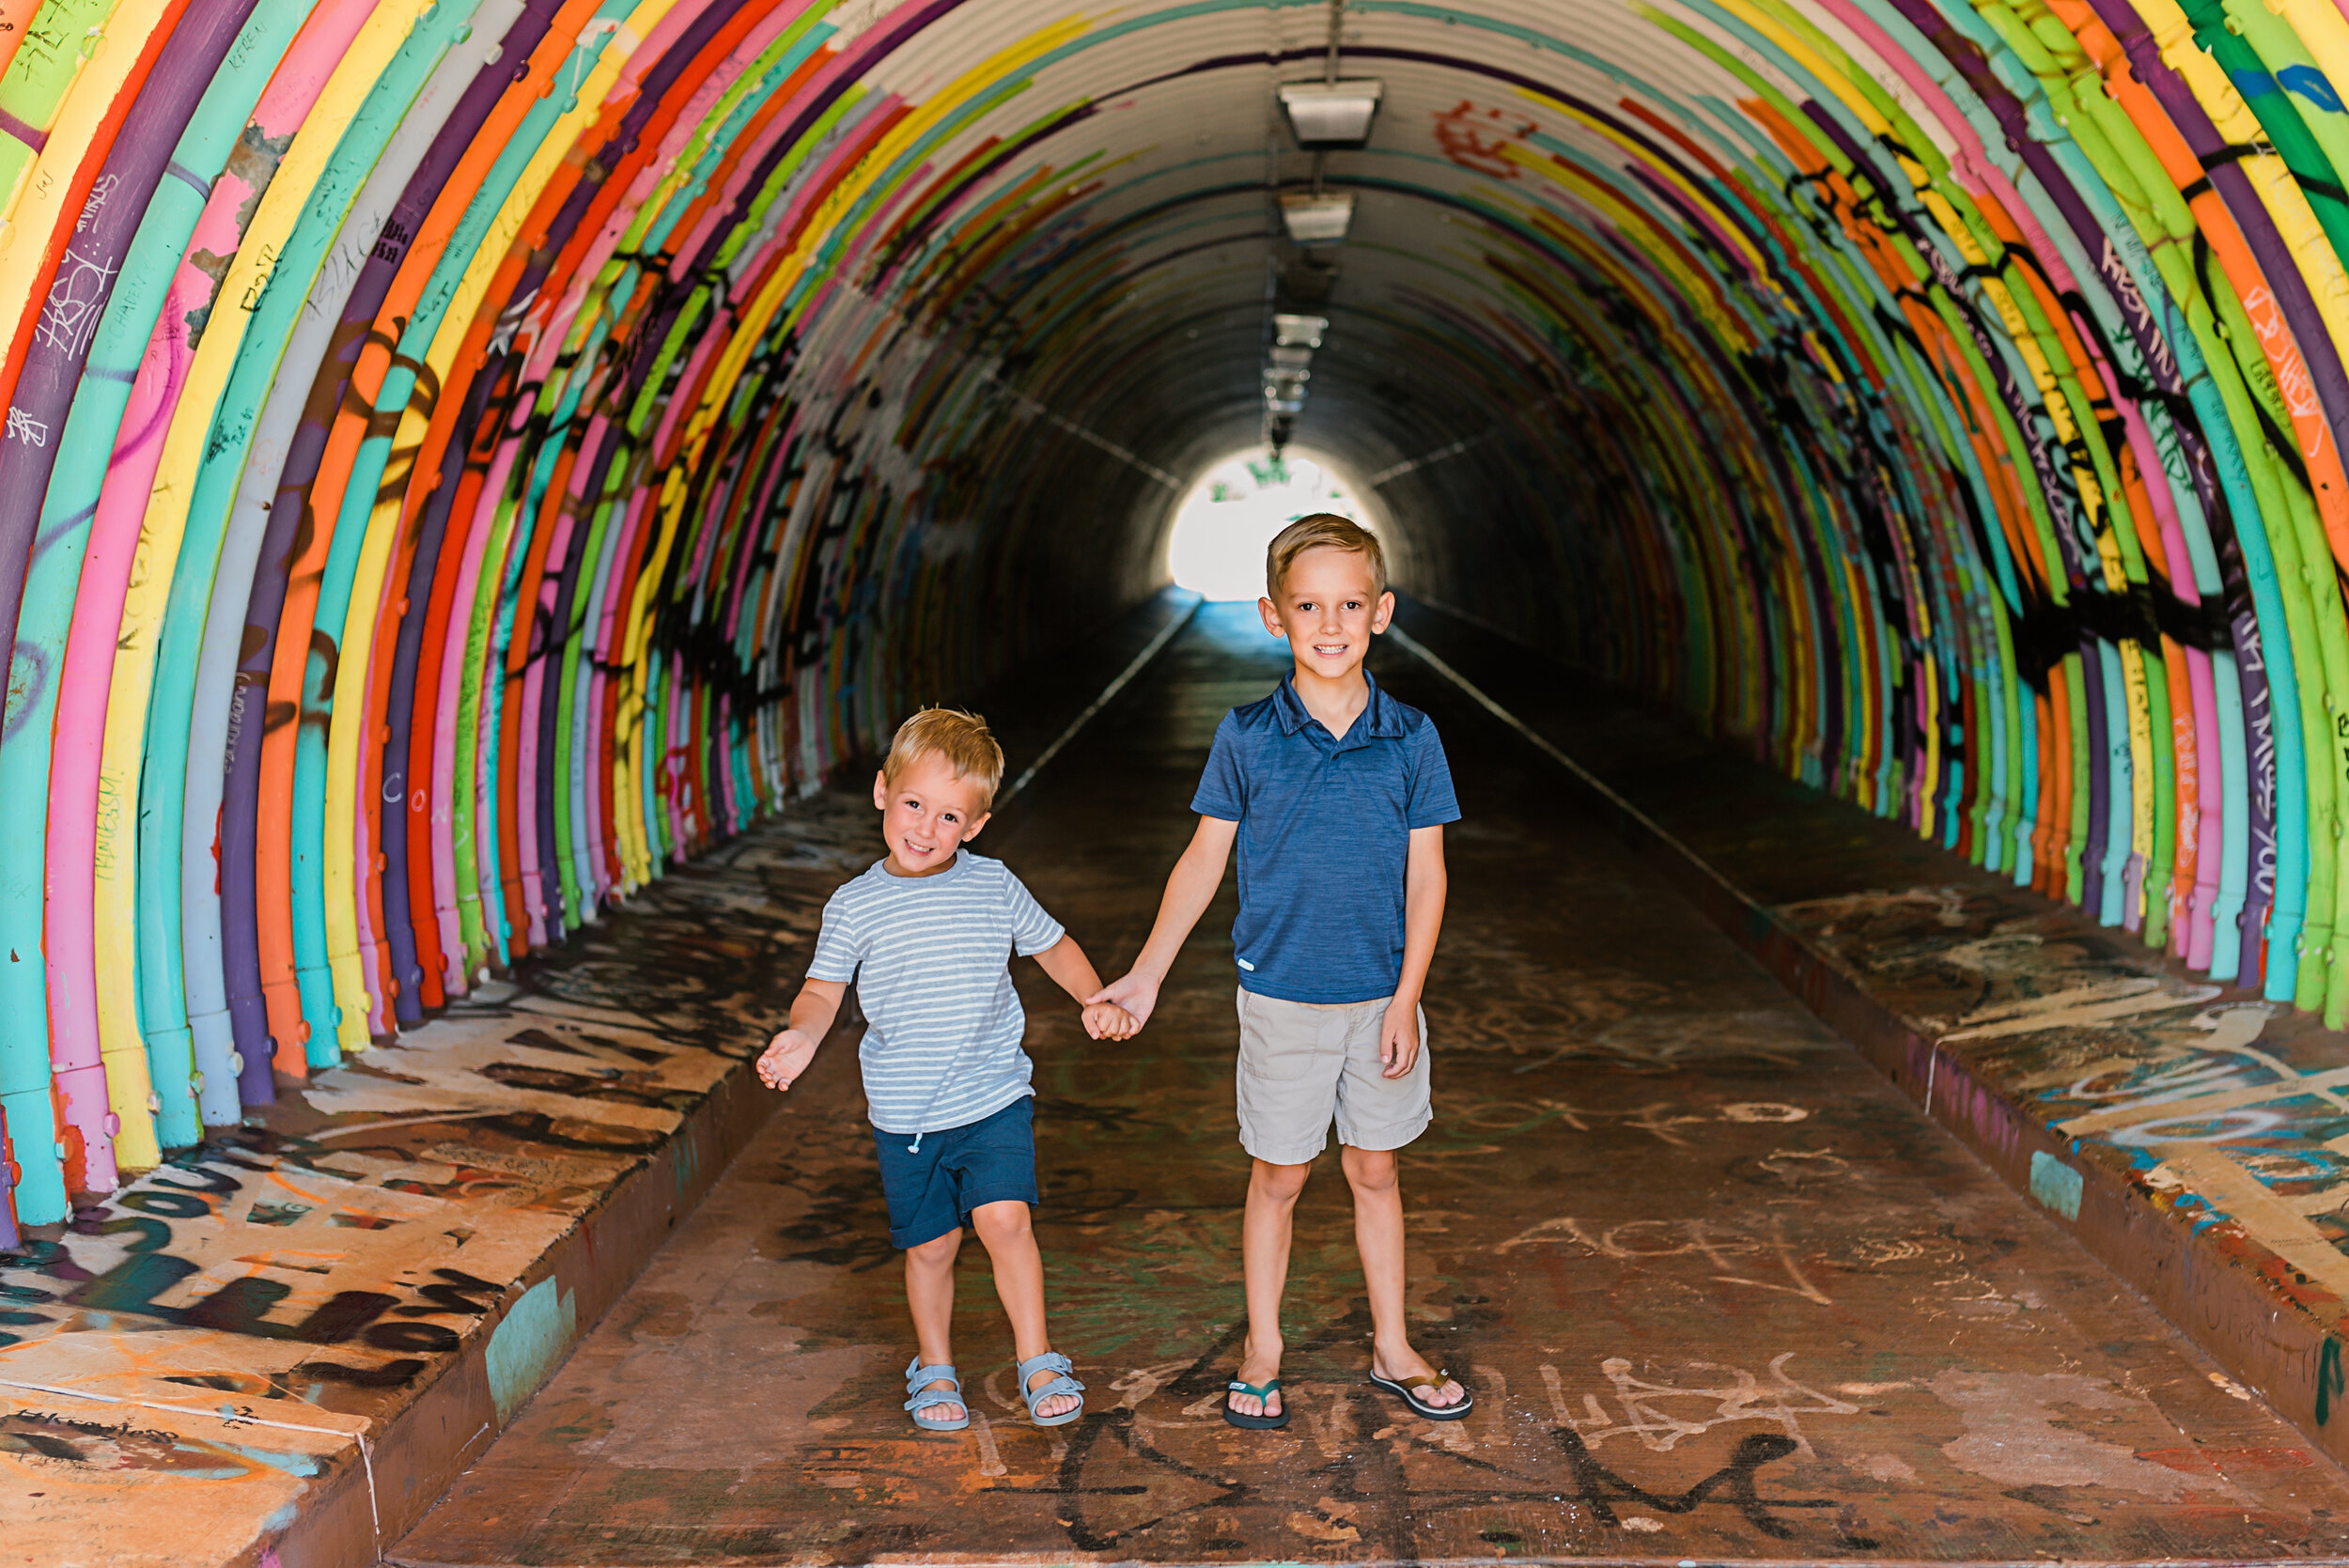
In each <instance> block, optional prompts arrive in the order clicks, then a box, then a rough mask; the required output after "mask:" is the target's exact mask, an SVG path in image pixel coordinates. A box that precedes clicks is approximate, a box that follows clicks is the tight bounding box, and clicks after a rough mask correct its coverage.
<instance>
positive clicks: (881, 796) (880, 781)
mask: <svg viewBox="0 0 2349 1568" xmlns="http://www.w3.org/2000/svg"><path fill="white" fill-rule="evenodd" d="M873 809H874V810H875V811H887V810H888V809H889V769H887V768H880V769H878V770H877V771H875V773H874V774H873Z"/></svg>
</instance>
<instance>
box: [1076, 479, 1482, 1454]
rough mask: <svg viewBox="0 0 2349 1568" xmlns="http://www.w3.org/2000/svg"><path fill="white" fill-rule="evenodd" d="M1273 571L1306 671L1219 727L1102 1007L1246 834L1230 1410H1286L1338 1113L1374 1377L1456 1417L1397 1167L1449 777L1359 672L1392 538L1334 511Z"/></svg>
mask: <svg viewBox="0 0 2349 1568" xmlns="http://www.w3.org/2000/svg"><path fill="white" fill-rule="evenodd" d="M1265 578H1266V584H1265V585H1266V588H1267V590H1268V593H1269V595H1270V597H1269V598H1264V599H1261V600H1259V601H1258V609H1259V610H1260V611H1261V613H1263V616H1264V624H1265V629H1266V630H1267V631H1268V632H1270V633H1271V634H1272V635H1273V636H1275V637H1285V638H1286V639H1288V644H1289V651H1290V653H1291V654H1292V656H1293V657H1294V658H1295V660H1296V665H1297V667H1296V669H1295V671H1294V672H1293V673H1292V674H1291V675H1289V676H1288V677H1287V678H1286V679H1284V680H1283V681H1282V682H1281V684H1280V687H1279V688H1278V689H1277V690H1276V691H1273V693H1272V694H1271V695H1270V696H1268V697H1266V698H1264V699H1262V700H1261V701H1258V702H1253V703H1251V704H1249V705H1248V706H1245V707H1237V708H1234V709H1233V710H1232V711H1231V712H1230V713H1228V714H1226V715H1225V716H1224V719H1223V722H1221V724H1219V725H1217V726H1216V732H1215V744H1214V746H1213V748H1212V750H1211V751H1210V752H1209V753H1208V755H1207V767H1206V775H1205V777H1203V778H1202V779H1201V780H1200V784H1199V791H1198V794H1197V795H1196V796H1195V797H1194V798H1193V799H1192V800H1191V803H1190V809H1191V810H1193V811H1195V812H1197V813H1198V814H1199V828H1198V831H1197V832H1196V833H1195V834H1194V835H1193V836H1192V838H1191V841H1190V847H1189V848H1188V849H1186V850H1184V851H1183V855H1182V859H1180V860H1179V861H1177V862H1175V870H1174V873H1173V875H1172V876H1170V877H1168V878H1167V882H1166V896H1165V898H1164V900H1163V901H1162V902H1161V903H1160V905H1159V918H1158V923H1157V924H1156V925H1155V926H1154V927H1153V928H1152V929H1151V932H1150V939H1149V941H1148V942H1147V943H1145V944H1144V945H1143V950H1142V954H1141V956H1139V957H1138V958H1136V959H1135V960H1134V967H1133V969H1132V970H1131V971H1130V972H1128V974H1127V975H1126V977H1125V978H1124V979H1122V980H1120V981H1118V982H1117V983H1116V984H1115V985H1113V986H1109V987H1107V988H1106V989H1103V990H1100V991H1097V992H1095V993H1092V994H1091V995H1090V996H1088V998H1087V999H1086V1000H1087V1001H1096V1002H1103V1001H1107V1002H1117V1003H1119V1004H1121V1005H1123V1006H1124V1007H1125V1008H1126V1009H1127V1010H1128V1012H1129V1013H1131V1014H1132V1015H1133V1017H1135V1018H1136V1019H1137V1020H1138V1021H1140V1022H1143V1023H1146V1022H1147V1021H1148V1020H1149V1017H1150V1012H1151V1009H1152V1008H1153V1007H1155V1006H1156V1005H1157V1003H1158V996H1159V985H1160V984H1161V983H1162V982H1163V981H1164V980H1165V978H1166V972H1167V970H1168V969H1169V968H1170V967H1172V965H1173V964H1174V962H1175V954H1176V953H1178V952H1179V951H1181V948H1182V945H1183V940H1184V939H1185V938H1187V937H1188V936H1190V929H1191V927H1192V926H1193V925H1195V924H1198V921H1199V917H1200V915H1201V914H1203V913H1205V912H1206V908H1207V905H1208V903H1209V901H1210V900H1212V899H1213V898H1214V896H1215V892H1216V889H1217V888H1218V887H1219V886H1220V885H1221V883H1222V880H1223V866H1224V862H1225V860H1226V859H1227V858H1228V857H1229V855H1230V853H1231V850H1232V846H1233V845H1234V844H1235V842H1237V845H1238V846H1239V919H1238V920H1237V922H1235V923H1234V924H1233V926H1232V943H1233V948H1234V952H1235V954H1236V955H1237V958H1238V961H1239V969H1240V976H1239V1070H1238V1079H1239V1139H1240V1144H1241V1146H1242V1147H1244V1148H1245V1149H1247V1151H1248V1152H1249V1154H1250V1155H1251V1156H1252V1157H1253V1158H1254V1160H1255V1164H1254V1167H1253V1170H1252V1173H1251V1175H1250V1177H1249V1183H1248V1208H1247V1214H1246V1218H1245V1220H1244V1222H1243V1224H1242V1227H1241V1255H1242V1259H1243V1267H1244V1271H1245V1274H1246V1278H1247V1288H1248V1343H1247V1344H1246V1346H1245V1348H1244V1349H1243V1350H1242V1352H1241V1355H1240V1363H1239V1374H1238V1376H1237V1377H1235V1378H1234V1379H1232V1381H1231V1383H1230V1384H1229V1385H1228V1391H1227V1392H1226V1394H1225V1395H1224V1401H1223V1419H1224V1420H1226V1421H1230V1422H1231V1423H1232V1424H1233V1425H1235V1426H1244V1427H1275V1426H1285V1425H1287V1424H1288V1419H1289V1411H1288V1407H1287V1405H1286V1403H1285V1402H1284V1401H1283V1399H1282V1397H1281V1392H1280V1389H1281V1381H1280V1377H1279V1376H1278V1374H1279V1372H1280V1370H1281V1352H1282V1348H1283V1341H1282V1336H1281V1295H1282V1290H1283V1286H1284V1285H1285V1284H1286V1282H1287V1279H1288V1263H1289V1234H1290V1221H1291V1217H1292V1215H1293V1213H1294V1211H1295V1209H1296V1206H1297V1198H1298V1194H1299V1193H1300V1192H1301V1191H1303V1190H1304V1187H1305V1177H1306V1175H1307V1173H1308V1172H1310V1171H1311V1169H1312V1167H1313V1162H1314V1160H1315V1158H1316V1157H1318V1156H1319V1155H1320V1153H1321V1151H1322V1149H1323V1147H1324V1146H1325V1145H1326V1144H1327V1143H1328V1141H1329V1134H1330V1123H1331V1121H1332V1120H1333V1119H1334V1120H1335V1122H1336V1124H1337V1131H1338V1141H1339V1143H1340V1144H1341V1145H1342V1151H1341V1162H1342V1164H1343V1165H1344V1167H1345V1170H1346V1181H1347V1182H1348V1183H1349V1184H1351V1186H1352V1187H1353V1189H1354V1240H1355V1245H1356V1247H1357V1248H1358V1249H1359V1250H1361V1259H1362V1281H1363V1284H1364V1287H1365V1289H1366V1290H1367V1292H1368V1294H1369V1296H1370V1315H1371V1324H1372V1340H1371V1358H1370V1371H1371V1381H1372V1382H1373V1383H1374V1384H1376V1385H1377V1386H1378V1387H1379V1388H1381V1389H1386V1390H1388V1391H1389V1392H1391V1393H1393V1394H1395V1395H1397V1396H1399V1397H1400V1398H1402V1399H1403V1400H1404V1401H1405V1403H1407V1404H1408V1405H1410V1407H1411V1408H1412V1409H1413V1410H1414V1411H1416V1412H1418V1413H1419V1414H1420V1415H1422V1416H1423V1417H1425V1418H1427V1419H1428V1420H1430V1421H1456V1420H1458V1419H1459V1418H1460V1417H1462V1416H1465V1415H1467V1414H1468V1412H1469V1410H1470V1406H1471V1405H1473V1403H1474V1401H1473V1400H1472V1399H1471V1398H1470V1394H1469V1392H1468V1390H1467V1389H1464V1388H1462V1387H1461V1386H1460V1384H1459V1383H1458V1382H1456V1381H1455V1380H1454V1379H1453V1378H1452V1377H1451V1376H1450V1375H1449V1374H1446V1373H1442V1372H1439V1371H1437V1370H1436V1369H1434V1368H1433V1367H1431V1366H1429V1365H1428V1363H1427V1361H1426V1359H1425V1358H1423V1357H1422V1356H1421V1355H1420V1354H1419V1352H1417V1351H1416V1350H1413V1349H1412V1348H1411V1343H1410V1340H1409V1337H1408V1334H1407V1332H1406V1329H1405V1323H1404V1311H1403V1193H1402V1188H1401V1186H1400V1185H1399V1183H1398V1180H1397V1174H1396V1170H1395V1153H1396V1151H1397V1150H1399V1149H1401V1148H1402V1147H1403V1146H1404V1145H1405V1144H1407V1143H1408V1142H1410V1141H1411V1140H1413V1139H1414V1138H1417V1137H1418V1136H1419V1135H1420V1133H1421V1132H1422V1131H1423V1130H1424V1129H1425V1127H1426V1126H1427V1123H1428V1119H1429V1110H1428V1087H1427V1057H1426V1053H1425V1052H1424V1051H1423V1049H1422V1048H1421V1041H1422V1037H1423V1034H1424V1032H1425V1029H1426V1019H1425V1017H1424V1016H1423V1014H1422V1013H1421V1012H1420V1007H1419V1001H1420V992H1421V989H1422V987H1423V986H1424V985H1425V983H1426V979H1427V965H1428V961H1429V960H1430V959H1431V958H1433V957H1434V956H1435V952H1436V934H1437V932H1438V931H1439V929H1440V928H1441V926H1442V924H1443V901H1444V865H1443V824H1445V823H1447V822H1455V821H1457V820H1459V815H1460V812H1459V808H1458V806H1457V805H1456V804H1455V802H1454V800H1453V794H1452V774H1451V770H1450V769H1449V768H1447V767H1446V765H1445V763H1444V755H1443V745H1442V743H1441V742H1440V741H1439V740H1438V739H1437V737H1436V726H1435V724H1434V723H1433V722H1430V721H1429V719H1428V717H1427V715H1425V714H1424V713H1422V712H1420V711H1419V709H1417V708H1415V707H1411V706H1408V705H1407V704H1404V703H1400V702H1397V701H1396V700H1395V699H1394V698H1392V697H1391V696H1389V695H1387V694H1386V693H1385V692H1384V691H1380V690H1379V689H1378V684H1377V682H1376V681H1374V680H1372V679H1371V678H1370V675H1368V674H1367V673H1366V672H1365V671H1364V670H1363V669H1362V659H1363V656H1364V655H1366V654H1367V653H1368V652H1369V651H1370V639H1371V638H1372V636H1374V635H1375V634H1377V633H1378V632H1382V631H1384V630H1386V629H1387V623H1388V621H1389V620H1390V619H1392V617H1393V614H1394V596H1393V595H1392V594H1391V593H1389V592H1387V567H1386V557H1385V554H1384V552H1383V551H1380V549H1379V548H1378V540H1377V537H1376V536H1374V535H1372V534H1370V533H1369V532H1367V531H1366V530H1364V529H1362V528H1361V527H1360V526H1359V525H1357V524H1356V523H1354V522H1352V521H1351V520H1347V519H1346V518H1342V517H1337V516H1335V515H1333V514H1330V513H1327V512H1323V513H1317V514H1315V515H1314V516H1312V517H1307V518H1300V519H1299V520H1297V521H1296V522H1293V523H1291V524H1290V525H1289V526H1288V527H1287V528H1285V529H1283V531H1282V532H1281V534H1280V535H1279V536H1277V537H1276V538H1274V540H1273V541H1272V547H1271V549H1270V550H1269V551H1268V552H1267V557H1266V562H1265Z"/></svg>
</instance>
